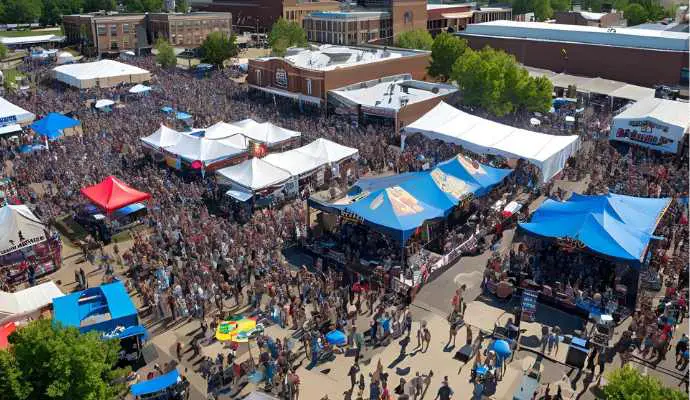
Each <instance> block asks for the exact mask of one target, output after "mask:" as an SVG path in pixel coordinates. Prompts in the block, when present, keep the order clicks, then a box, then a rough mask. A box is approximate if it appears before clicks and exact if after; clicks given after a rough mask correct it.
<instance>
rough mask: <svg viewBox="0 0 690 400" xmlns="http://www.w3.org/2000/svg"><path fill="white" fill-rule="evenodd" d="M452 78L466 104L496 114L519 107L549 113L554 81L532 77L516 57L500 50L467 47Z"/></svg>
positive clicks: (458, 60) (502, 113) (454, 66)
mask: <svg viewBox="0 0 690 400" xmlns="http://www.w3.org/2000/svg"><path fill="white" fill-rule="evenodd" d="M451 77H452V79H453V80H454V81H455V82H457V84H458V86H459V87H460V91H461V93H462V99H463V100H462V101H463V103H465V104H468V105H474V106H478V107H481V108H484V109H485V110H487V111H489V112H490V113H492V114H494V115H497V116H503V115H506V114H509V113H513V112H515V111H517V110H519V109H525V110H528V111H540V112H546V111H548V110H549V107H550V106H551V93H552V91H553V86H552V84H551V81H549V80H548V79H547V78H545V77H540V78H532V77H530V76H529V74H528V73H527V70H525V69H524V68H522V67H521V66H520V65H519V64H518V63H517V61H516V60H515V57H513V56H511V55H509V54H507V53H505V52H503V51H500V50H494V49H492V48H489V47H487V48H485V49H482V50H480V51H474V50H472V49H467V50H465V52H464V54H463V55H462V57H460V58H458V59H457V61H456V62H455V64H454V65H453V72H452V75H451Z"/></svg>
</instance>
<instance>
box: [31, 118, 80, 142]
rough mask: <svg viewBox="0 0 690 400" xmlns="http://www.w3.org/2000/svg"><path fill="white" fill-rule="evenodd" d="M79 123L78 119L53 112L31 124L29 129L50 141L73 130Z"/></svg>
mask: <svg viewBox="0 0 690 400" xmlns="http://www.w3.org/2000/svg"><path fill="white" fill-rule="evenodd" d="M80 125H81V122H79V120H76V119H74V118H70V117H67V116H65V115H62V114H60V113H55V112H53V113H50V114H48V115H46V116H45V117H43V118H41V119H40V120H38V121H36V122H34V123H33V124H31V129H33V130H34V132H36V133H38V134H39V135H40V136H43V137H46V138H47V139H48V140H51V141H52V140H57V139H58V138H60V137H62V136H63V135H66V134H69V133H71V132H73V131H75V130H76V129H78V127H80Z"/></svg>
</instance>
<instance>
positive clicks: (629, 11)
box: [623, 3, 649, 26]
mask: <svg viewBox="0 0 690 400" xmlns="http://www.w3.org/2000/svg"><path fill="white" fill-rule="evenodd" d="M623 15H624V16H625V19H626V20H628V26H635V25H639V24H641V23H644V22H647V20H648V19H649V14H648V13H647V10H646V9H645V8H644V7H643V6H642V5H640V4H637V3H635V4H629V5H628V7H626V8H625V11H624V12H623Z"/></svg>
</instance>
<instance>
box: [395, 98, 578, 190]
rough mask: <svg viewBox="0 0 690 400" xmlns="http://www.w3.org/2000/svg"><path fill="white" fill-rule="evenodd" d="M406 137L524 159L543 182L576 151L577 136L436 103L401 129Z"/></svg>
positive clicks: (552, 175)
mask: <svg viewBox="0 0 690 400" xmlns="http://www.w3.org/2000/svg"><path fill="white" fill-rule="evenodd" d="M405 132H406V133H407V134H408V135H410V134H415V133H421V134H423V135H425V136H427V137H429V138H431V139H438V140H442V141H444V142H448V143H455V144H458V145H461V146H463V147H464V148H466V149H468V150H470V151H472V152H475V153H479V154H493V155H500V156H503V157H506V158H524V159H526V160H528V161H530V162H531V163H533V164H534V165H536V166H537V167H539V168H540V169H541V172H542V176H543V181H544V182H547V181H548V180H550V179H551V178H553V177H554V176H555V175H556V174H557V173H558V172H560V171H561V170H562V169H563V167H564V166H565V162H566V161H567V160H568V158H569V157H570V156H572V155H573V154H575V153H576V152H577V151H578V150H579V148H580V139H579V137H578V136H576V135H573V136H554V135H546V134H543V133H537V132H532V131H528V130H525V129H519V128H515V127H512V126H509V125H504V124H500V123H498V122H494V121H491V120H487V119H483V118H480V117H477V116H475V115H472V114H468V113H466V112H463V111H460V110H458V109H456V108H454V107H452V106H450V105H448V104H447V103H445V102H441V103H439V104H438V105H437V106H436V107H434V108H433V109H432V110H431V111H429V112H428V113H426V114H425V115H424V116H422V117H421V118H419V119H418V120H417V121H415V122H413V123H412V124H410V125H408V126H407V127H405Z"/></svg>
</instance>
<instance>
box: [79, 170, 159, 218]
mask: <svg viewBox="0 0 690 400" xmlns="http://www.w3.org/2000/svg"><path fill="white" fill-rule="evenodd" d="M81 193H82V194H83V195H84V196H86V197H87V198H88V199H89V200H91V202H93V203H94V204H96V205H97V206H98V207H100V208H101V209H103V210H105V211H106V212H108V213H110V212H113V211H115V210H117V209H120V208H122V207H125V206H128V205H130V204H134V203H139V202H142V201H145V200H148V199H150V198H151V195H150V194H148V193H144V192H140V191H138V190H136V189H132V188H131V187H129V186H127V185H126V184H125V183H124V182H122V181H121V180H119V179H117V178H116V177H114V176H109V177H107V178H105V179H103V181H101V183H98V184H95V185H93V186H89V187H85V188H83V189H82V190H81Z"/></svg>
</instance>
